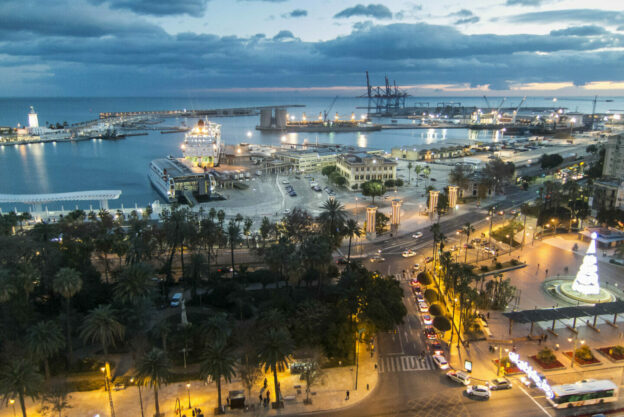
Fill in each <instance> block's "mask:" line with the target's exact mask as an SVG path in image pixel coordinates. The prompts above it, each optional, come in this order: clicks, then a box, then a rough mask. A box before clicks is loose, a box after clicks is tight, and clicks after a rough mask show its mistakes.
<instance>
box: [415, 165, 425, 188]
mask: <svg viewBox="0 0 624 417" xmlns="http://www.w3.org/2000/svg"><path fill="white" fill-rule="evenodd" d="M422 170H423V167H422V165H420V164H416V166H415V167H414V173H415V174H416V187H418V182H419V181H420V173H421V172H422Z"/></svg>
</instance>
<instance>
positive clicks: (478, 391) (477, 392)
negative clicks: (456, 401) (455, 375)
mask: <svg viewBox="0 0 624 417" xmlns="http://www.w3.org/2000/svg"><path fill="white" fill-rule="evenodd" d="M466 394H468V395H469V396H471V397H475V398H482V399H484V400H489V399H490V389H489V388H488V387H486V386H485V385H471V386H469V387H468V388H466Z"/></svg>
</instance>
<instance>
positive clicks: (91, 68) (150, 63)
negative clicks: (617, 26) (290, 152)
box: [0, 0, 624, 96]
mask: <svg viewBox="0 0 624 417" xmlns="http://www.w3.org/2000/svg"><path fill="white" fill-rule="evenodd" d="M23 1H24V0H21V1H20V3H18V2H17V0H16V1H15V2H12V7H9V6H7V4H9V2H6V1H5V2H3V3H1V4H0V54H1V56H2V57H3V58H2V60H0V76H1V77H2V79H3V82H2V83H0V95H5V96H6V95H10V94H13V95H16V94H17V95H35V94H39V95H64V96H67V95H73V96H90V95H107V96H111V95H113V96H114V95H136V96H145V95H157V94H158V95H161V94H162V95H179V94H186V92H187V91H191V92H192V91H201V90H202V89H210V88H232V87H236V88H248V87H307V86H328V85H351V86H361V85H363V84H364V82H365V80H364V75H363V72H364V70H369V71H370V72H371V75H372V76H373V77H383V74H384V73H385V72H387V71H389V70H388V68H392V75H393V78H395V79H396V80H397V81H399V82H400V83H401V84H428V83H429V84H455V83H466V84H467V85H486V84H488V85H490V86H495V87H497V88H503V87H505V86H508V85H509V84H513V83H522V82H526V83H528V82H560V81H573V82H575V83H576V84H577V85H582V84H584V83H588V82H591V81H602V80H621V79H622V73H621V63H622V61H623V59H624V52H622V51H621V50H620V49H619V48H620V47H621V46H622V44H623V43H624V34H621V33H620V34H618V33H609V32H607V33H603V34H600V33H596V32H597V31H596V30H595V29H594V31H593V32H591V31H590V30H588V29H583V30H585V31H586V32H585V34H582V33H581V32H579V29H577V28H568V29H563V30H562V31H563V32H561V33H557V34H555V35H531V34H518V35H495V34H489V35H484V34H481V35H466V34H464V33H462V32H461V31H459V30H458V29H457V28H455V27H452V26H444V25H429V24H425V23H415V24H406V23H402V24H399V23H397V24H391V25H375V24H373V23H372V22H370V21H365V22H358V23H355V24H354V25H353V31H352V32H351V33H350V34H348V35H345V36H340V37H337V38H335V39H331V40H328V41H325V42H306V41H302V40H300V39H298V38H296V37H295V35H294V34H293V33H292V32H289V31H281V32H279V33H278V34H277V35H275V36H274V37H267V36H265V35H264V34H256V35H253V36H251V37H237V36H218V35H212V34H197V33H190V32H188V33H180V34H176V35H172V34H169V33H167V32H165V31H164V30H162V29H160V28H159V27H157V26H153V25H151V24H149V23H146V21H145V20H143V19H142V18H141V17H140V16H137V15H135V14H132V13H126V14H119V11H117V10H109V8H108V6H106V5H100V6H94V5H93V4H90V5H89V7H91V8H94V7H100V8H103V11H105V12H106V13H104V12H102V11H100V13H98V12H97V10H93V9H91V8H65V9H62V13H61V12H55V11H54V8H48V7H47V6H46V2H39V1H37V2H36V3H40V4H41V7H39V8H37V7H34V4H35V1H34V0H32V1H33V3H32V5H33V7H31V8H30V9H29V11H30V13H24V11H23V9H22V8H20V7H19V6H20V4H23ZM61 1H69V0H55V2H57V3H58V2H61ZM72 1H84V0H72ZM33 11H35V12H33ZM22 16H25V17H22ZM469 17H473V16H469ZM29 22H32V23H29ZM85 22H88V24H87V23H85ZM579 27H581V28H582V27H583V26H579ZM568 30H569V31H568ZM565 31H568V32H565ZM377 81H378V80H377ZM155 86H158V88H155Z"/></svg>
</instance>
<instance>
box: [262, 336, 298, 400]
mask: <svg viewBox="0 0 624 417" xmlns="http://www.w3.org/2000/svg"><path fill="white" fill-rule="evenodd" d="M292 351H293V341H292V338H291V337H290V333H289V332H288V330H287V329H286V328H284V327H282V328H273V329H269V330H267V332H266V335H265V337H264V338H263V339H262V340H261V341H260V348H259V354H260V362H261V363H262V364H264V370H265V372H266V371H268V370H269V369H270V370H271V371H272V372H273V385H274V389H275V391H274V392H275V399H276V404H277V407H278V408H279V407H280V404H281V401H280V392H279V389H278V382H277V368H278V366H284V367H285V366H287V365H288V356H290V354H291V353H292Z"/></svg>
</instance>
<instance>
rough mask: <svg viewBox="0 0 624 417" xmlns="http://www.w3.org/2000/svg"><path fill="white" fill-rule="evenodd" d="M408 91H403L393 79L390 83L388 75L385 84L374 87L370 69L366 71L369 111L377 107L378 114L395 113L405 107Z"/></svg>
mask: <svg viewBox="0 0 624 417" xmlns="http://www.w3.org/2000/svg"><path fill="white" fill-rule="evenodd" d="M408 95H409V94H407V92H405V91H403V90H402V89H401V88H399V87H398V86H397V84H396V81H393V82H392V84H390V80H389V79H388V76H387V75H386V76H385V84H384V85H383V86H377V87H374V86H372V85H371V83H370V77H369V75H368V71H366V96H365V97H368V107H367V108H368V112H369V114H370V112H371V109H375V112H376V113H377V114H390V115H391V114H395V113H397V112H398V111H400V110H401V109H404V108H405V98H406V97H407V96H408Z"/></svg>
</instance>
